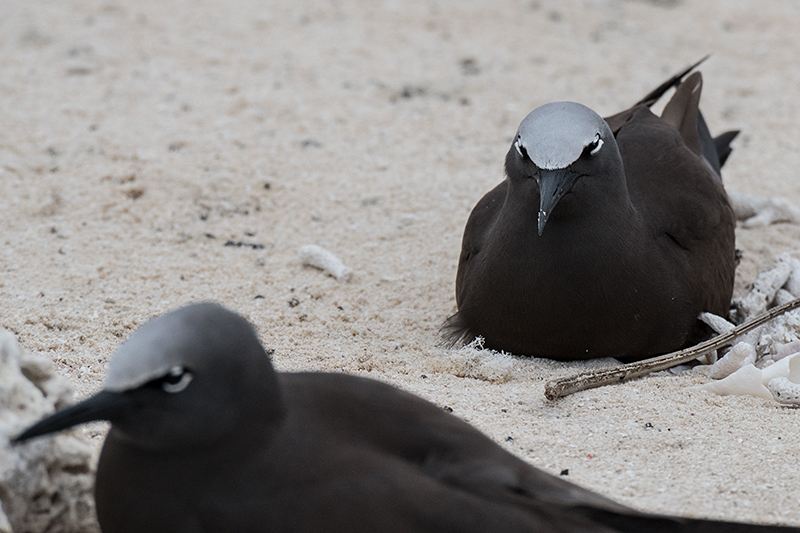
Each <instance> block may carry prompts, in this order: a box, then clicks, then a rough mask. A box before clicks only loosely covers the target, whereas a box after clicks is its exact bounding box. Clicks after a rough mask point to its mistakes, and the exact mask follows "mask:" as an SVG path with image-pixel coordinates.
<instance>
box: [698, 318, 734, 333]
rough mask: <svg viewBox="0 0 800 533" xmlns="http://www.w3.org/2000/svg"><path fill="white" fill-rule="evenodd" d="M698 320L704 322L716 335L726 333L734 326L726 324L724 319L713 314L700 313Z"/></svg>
mask: <svg viewBox="0 0 800 533" xmlns="http://www.w3.org/2000/svg"><path fill="white" fill-rule="evenodd" d="M699 318H700V320H701V321H703V322H705V323H706V325H708V327H710V328H711V329H713V330H714V332H715V333H716V334H717V335H721V334H723V333H727V332H728V331H730V330H732V329H733V328H734V327H735V326H734V325H733V323H731V322H728V321H727V320H726V319H724V318H722V317H721V316H719V315H715V314H714V313H700V317H699Z"/></svg>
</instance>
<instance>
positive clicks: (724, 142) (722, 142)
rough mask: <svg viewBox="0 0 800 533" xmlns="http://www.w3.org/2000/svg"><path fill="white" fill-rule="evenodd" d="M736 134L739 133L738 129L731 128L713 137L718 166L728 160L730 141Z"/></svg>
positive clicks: (730, 149)
mask: <svg viewBox="0 0 800 533" xmlns="http://www.w3.org/2000/svg"><path fill="white" fill-rule="evenodd" d="M737 135H739V130H732V131H726V132H725V133H723V134H722V135H718V136H716V137H714V147H715V148H716V149H717V156H719V166H720V167H721V166H722V165H724V164H725V161H727V160H728V156H729V155H731V151H732V148H731V146H730V145H731V141H733V140H734V139H735V138H736V136H737Z"/></svg>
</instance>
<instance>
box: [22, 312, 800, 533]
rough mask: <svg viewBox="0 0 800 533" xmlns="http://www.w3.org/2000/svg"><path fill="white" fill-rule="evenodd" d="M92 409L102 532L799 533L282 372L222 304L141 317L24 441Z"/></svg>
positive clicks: (365, 390) (418, 407) (406, 397)
mask: <svg viewBox="0 0 800 533" xmlns="http://www.w3.org/2000/svg"><path fill="white" fill-rule="evenodd" d="M91 420H110V421H111V429H110V431H109V432H108V436H107V437H106V440H105V443H104V445H103V450H102V452H101V455H100V463H99V465H98V468H97V481H96V485H95V498H96V501H97V514H98V518H99V521H100V526H101V528H102V530H103V532H104V533H119V532H142V531H148V532H162V531H163V532H170V533H173V532H180V533H194V532H201V531H203V532H211V531H213V532H228V531H229V532H237V533H247V532H256V531H258V532H261V531H276V532H289V531H291V532H298V533H300V532H315V533H325V532H339V531H341V532H353V533H358V532H370V533H372V532H376V531H380V532H404V533H408V532H443V531H444V532H446V531H452V532H464V533H470V532H488V531H504V532H516V531H518V532H552V533H577V532H582V533H583V532H586V533H588V532H593V533H610V532H634V531H635V532H640V531H649V532H654V533H661V532H697V533H700V532H707V533H722V532H728V533H744V532H753V533H762V532H763V533H768V532H794V533H800V529H798V528H790V527H780V526H758V525H752V524H738V523H727V522H716V521H706V520H698V519H690V518H679V517H669V516H657V515H650V514H646V513H641V512H638V511H635V510H633V509H630V508H628V507H625V506H622V505H620V504H618V503H615V502H614V501H612V500H609V499H607V498H605V497H603V496H600V495H599V494H595V493H593V492H590V491H588V490H586V489H583V488H580V487H578V486H577V485H573V484H571V483H568V482H566V481H564V480H563V479H560V478H557V477H555V476H552V475H550V474H547V473H545V472H542V471H541V470H538V469H536V468H534V467H532V466H530V465H528V464H527V463H525V462H524V461H522V460H520V459H518V458H516V457H515V456H513V455H511V454H510V453H508V452H506V451H505V450H504V449H502V448H501V447H500V446H498V445H497V444H495V443H494V442H492V441H491V440H489V438H487V437H486V436H485V435H483V434H482V433H481V432H479V431H478V430H476V429H474V428H473V427H472V426H470V425H469V424H467V423H465V422H463V421H461V420H459V419H458V418H456V417H455V416H453V415H450V414H448V413H446V412H445V411H443V410H442V409H440V408H438V407H436V406H435V405H433V404H431V403H428V402H426V401H424V400H422V399H420V398H418V397H416V396H414V395H412V394H409V393H407V392H403V391H401V390H398V389H396V388H394V387H391V386H389V385H385V384H383V383H380V382H378V381H374V380H371V379H366V378H361V377H355V376H347V375H344V374H323V373H298V374H287V373H282V374H278V373H276V372H275V370H274V369H273V367H272V364H271V363H270V360H269V357H268V356H267V354H266V353H265V352H264V349H263V348H262V347H261V345H260V344H259V341H258V337H257V336H256V333H255V331H254V329H253V328H252V326H251V325H250V324H249V323H248V322H247V321H246V320H245V319H244V318H242V317H241V316H239V315H237V314H235V313H233V312H232V311H229V310H227V309H225V308H224V307H221V306H219V305H217V304H212V303H200V304H193V305H189V306H187V307H183V308H181V309H178V310H176V311H173V312H170V313H167V314H166V315H163V316H161V317H159V318H156V319H154V320H152V321H150V322H148V323H147V324H145V325H144V326H142V327H141V328H140V329H139V330H138V331H136V332H135V333H134V334H133V335H132V336H131V338H130V339H129V340H128V341H127V342H125V343H124V344H123V345H122V346H121V347H120V349H119V350H118V351H117V353H116V354H115V356H114V358H113V359H112V361H111V364H110V367H109V370H108V375H107V377H106V381H105V383H104V386H103V390H102V391H101V392H99V393H98V394H97V395H95V396H93V397H91V398H89V399H87V400H85V401H83V402H81V403H78V404H76V405H74V406H72V407H69V408H67V409H64V410H63V411H60V412H58V413H56V414H54V415H52V416H50V417H48V418H46V419H44V420H42V421H41V422H39V423H37V424H36V425H34V426H33V427H31V428H30V429H28V430H27V431H25V432H24V433H22V434H21V435H20V436H19V437H17V438H16V439H15V441H23V440H26V439H30V438H33V437H36V436H39V435H44V434H47V433H52V432H54V431H59V430H62V429H65V428H68V427H70V426H73V425H75V424H80V423H83V422H88V421H91Z"/></svg>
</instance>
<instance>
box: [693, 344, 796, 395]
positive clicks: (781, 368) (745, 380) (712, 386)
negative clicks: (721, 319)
mask: <svg viewBox="0 0 800 533" xmlns="http://www.w3.org/2000/svg"><path fill="white" fill-rule="evenodd" d="M741 344H743V343H741ZM799 356H800V354H794V355H791V356H789V357H786V358H784V359H781V360H780V361H778V362H777V363H775V364H773V365H770V366H769V367H767V368H765V369H763V370H762V369H759V368H756V366H755V365H754V364H752V363H749V364H746V365H744V366H743V367H741V368H740V369H739V370H737V371H736V372H734V373H733V374H731V375H729V376H728V377H726V378H725V379H721V380H719V381H712V382H711V383H704V384H702V385H697V386H695V387H690V388H692V389H702V390H707V391H710V392H716V393H717V394H721V395H723V396H724V395H726V394H737V395H742V394H747V395H750V396H758V397H759V398H764V399H766V400H772V399H775V398H776V396H775V394H776V391H778V392H779V393H781V394H785V395H786V396H787V397H788V396H790V394H791V392H790V391H791V389H793V387H800V384H798V383H794V382H792V381H791V380H790V379H789V378H790V371H789V367H790V363H791V362H793V361H795V363H794V364H795V366H800V359H798V357H799ZM798 374H800V372H798ZM777 378H786V381H782V380H777ZM770 383H772V385H773V387H774V390H773V389H771V388H768V387H767V385H769V384H770Z"/></svg>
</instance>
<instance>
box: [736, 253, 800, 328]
mask: <svg viewBox="0 0 800 533" xmlns="http://www.w3.org/2000/svg"><path fill="white" fill-rule="evenodd" d="M792 259H793V258H792V257H791V256H790V255H789V254H782V255H781V256H780V257H778V260H777V261H775V264H774V265H773V266H772V268H770V269H769V270H767V271H765V272H762V273H761V274H759V275H758V277H757V278H756V281H755V282H754V283H753V289H752V290H751V291H750V292H749V293H748V294H747V296H745V297H744V298H742V299H740V300H738V301H737V302H736V307H737V309H738V310H739V312H740V313H741V315H742V317H743V318H744V319H745V320H750V319H751V318H753V317H755V316H757V315H760V314H762V313H764V312H765V311H766V310H767V306H768V305H769V303H770V302H772V301H773V300H774V299H775V294H776V293H777V292H778V290H779V289H780V288H781V287H783V285H784V283H786V280H788V279H789V274H791V273H792V266H793V264H792Z"/></svg>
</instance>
